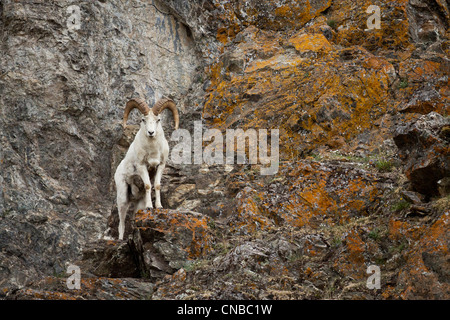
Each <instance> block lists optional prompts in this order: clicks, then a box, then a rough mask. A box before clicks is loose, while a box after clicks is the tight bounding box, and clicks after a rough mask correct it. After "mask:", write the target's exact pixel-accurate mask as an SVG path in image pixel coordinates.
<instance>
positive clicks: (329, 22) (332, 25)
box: [327, 19, 336, 29]
mask: <svg viewBox="0 0 450 320" xmlns="http://www.w3.org/2000/svg"><path fill="white" fill-rule="evenodd" d="M327 24H328V26H330V27H331V28H333V29H336V20H334V19H329V20H328V21H327Z"/></svg>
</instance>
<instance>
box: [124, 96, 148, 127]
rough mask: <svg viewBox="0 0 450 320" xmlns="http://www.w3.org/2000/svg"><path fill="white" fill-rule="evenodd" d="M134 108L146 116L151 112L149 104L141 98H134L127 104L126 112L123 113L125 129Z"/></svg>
mask: <svg viewBox="0 0 450 320" xmlns="http://www.w3.org/2000/svg"><path fill="white" fill-rule="evenodd" d="M134 108H137V109H139V111H140V112H141V113H142V114H143V115H144V116H146V115H148V113H149V112H150V108H149V107H148V104H147V103H146V102H145V101H144V100H142V99H140V98H134V99H131V100H130V101H128V102H127V105H126V106H125V112H124V113H123V127H124V128H125V126H126V124H127V120H128V115H129V114H130V112H131V110H133V109H134Z"/></svg>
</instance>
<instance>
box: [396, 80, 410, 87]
mask: <svg viewBox="0 0 450 320" xmlns="http://www.w3.org/2000/svg"><path fill="white" fill-rule="evenodd" d="M398 87H399V88H400V89H405V88H406V87H408V80H407V79H401V80H400V83H399V85H398Z"/></svg>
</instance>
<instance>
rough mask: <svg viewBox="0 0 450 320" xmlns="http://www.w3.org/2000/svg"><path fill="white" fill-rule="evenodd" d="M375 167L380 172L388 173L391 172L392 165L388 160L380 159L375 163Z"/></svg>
mask: <svg viewBox="0 0 450 320" xmlns="http://www.w3.org/2000/svg"><path fill="white" fill-rule="evenodd" d="M375 167H376V168H377V169H378V171H380V172H390V171H392V168H393V167H394V164H393V163H392V162H391V161H389V160H385V159H380V160H377V161H376V162H375Z"/></svg>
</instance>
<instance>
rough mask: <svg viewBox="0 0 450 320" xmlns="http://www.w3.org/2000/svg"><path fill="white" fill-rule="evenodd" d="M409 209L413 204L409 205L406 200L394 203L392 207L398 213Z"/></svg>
mask: <svg viewBox="0 0 450 320" xmlns="http://www.w3.org/2000/svg"><path fill="white" fill-rule="evenodd" d="M409 207H411V203H409V202H408V201H406V200H400V201H398V202H396V203H394V204H393V205H392V207H391V209H392V211H394V212H398V211H402V210H404V209H408V208H409Z"/></svg>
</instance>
